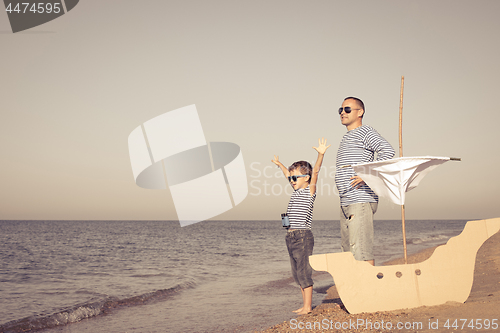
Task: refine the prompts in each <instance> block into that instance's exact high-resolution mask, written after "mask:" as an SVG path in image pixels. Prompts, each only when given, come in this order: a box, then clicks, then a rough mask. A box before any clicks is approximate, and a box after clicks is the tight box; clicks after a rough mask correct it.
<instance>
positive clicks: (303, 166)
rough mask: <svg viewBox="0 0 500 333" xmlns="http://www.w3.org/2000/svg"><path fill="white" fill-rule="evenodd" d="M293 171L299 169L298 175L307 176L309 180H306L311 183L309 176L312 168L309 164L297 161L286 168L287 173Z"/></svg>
mask: <svg viewBox="0 0 500 333" xmlns="http://www.w3.org/2000/svg"><path fill="white" fill-rule="evenodd" d="M295 169H299V171H300V173H301V174H303V175H309V179H308V180H307V182H308V183H310V182H311V175H312V166H311V163H309V162H307V161H298V162H295V163H293V164H292V165H290V167H289V168H288V171H289V172H292V171H293V170H295Z"/></svg>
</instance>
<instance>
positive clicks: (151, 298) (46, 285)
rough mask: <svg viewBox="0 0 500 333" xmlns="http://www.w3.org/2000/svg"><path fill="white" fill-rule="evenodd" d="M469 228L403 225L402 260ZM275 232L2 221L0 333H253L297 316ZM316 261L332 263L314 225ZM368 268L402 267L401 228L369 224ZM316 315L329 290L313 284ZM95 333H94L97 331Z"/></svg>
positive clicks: (327, 238)
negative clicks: (323, 258) (394, 263)
mask: <svg viewBox="0 0 500 333" xmlns="http://www.w3.org/2000/svg"><path fill="white" fill-rule="evenodd" d="M465 223H466V221H463V220H458V221H457V220H453V221H452V220H446V221H445V220H438V221H430V220H425V221H406V232H407V242H408V253H409V254H411V253H415V252H418V251H420V250H422V249H424V248H427V247H431V246H435V245H438V244H442V243H445V242H446V241H447V240H448V239H449V238H450V237H453V236H456V235H458V234H459V233H460V232H461V231H462V229H463V227H464V225H465ZM280 224H281V222H280V221H207V222H201V223H197V224H194V225H191V226H187V227H183V228H181V227H180V226H179V224H178V222H176V221H0V332H21V331H23V332H24V331H27V330H30V329H31V330H41V331H43V332H84V331H89V332H92V331H94V332H96V331H97V332H229V331H231V332H250V331H252V330H254V329H264V328H266V327H269V326H271V325H274V324H277V323H280V322H283V321H284V320H289V319H290V318H293V317H294V316H293V313H291V312H290V311H291V310H293V309H296V308H299V307H300V306H301V301H302V300H301V296H300V289H298V287H297V286H296V285H295V283H294V282H293V280H292V278H291V274H290V268H289V259H288V253H287V250H286V245H285V242H284V237H285V231H284V230H282V228H281V226H280ZM313 233H314V237H315V246H314V253H315V254H319V253H330V252H339V251H340V234H339V223H338V221H314V222H313ZM375 243H376V245H375V249H374V251H375V260H376V263H377V264H381V263H382V262H384V261H387V260H389V259H392V258H396V257H401V256H402V255H403V246H402V236H401V222H400V221H375ZM313 278H314V280H315V286H314V294H313V306H315V305H319V304H320V303H321V300H322V299H323V297H324V293H325V291H326V289H327V288H328V287H329V286H331V285H333V280H332V278H331V277H330V275H329V274H326V273H319V274H318V273H317V274H315V275H314V276H313ZM96 327H99V329H98V330H96Z"/></svg>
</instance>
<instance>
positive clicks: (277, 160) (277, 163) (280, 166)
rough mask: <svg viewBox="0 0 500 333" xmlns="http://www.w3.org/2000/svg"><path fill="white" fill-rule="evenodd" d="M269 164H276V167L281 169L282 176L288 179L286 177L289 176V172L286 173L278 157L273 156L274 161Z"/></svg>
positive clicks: (286, 170)
mask: <svg viewBox="0 0 500 333" xmlns="http://www.w3.org/2000/svg"><path fill="white" fill-rule="evenodd" d="M271 162H273V163H274V164H276V165H277V166H279V168H280V169H281V171H283V174H284V175H285V177H287V178H288V176H290V172H289V171H288V169H287V167H286V166H284V165H283V163H281V162H280V161H279V156H277V155H274V159H273V160H271Z"/></svg>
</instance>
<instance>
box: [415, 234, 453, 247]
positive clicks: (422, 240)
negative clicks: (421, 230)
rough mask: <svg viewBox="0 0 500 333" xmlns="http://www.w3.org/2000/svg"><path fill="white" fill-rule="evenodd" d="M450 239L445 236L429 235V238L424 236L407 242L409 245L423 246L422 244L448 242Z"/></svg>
mask: <svg viewBox="0 0 500 333" xmlns="http://www.w3.org/2000/svg"><path fill="white" fill-rule="evenodd" d="M449 238H450V237H449V236H445V235H429V236H424V237H416V238H409V239H408V240H407V243H408V244H414V245H418V244H422V243H428V242H437V241H444V240H448V239H449Z"/></svg>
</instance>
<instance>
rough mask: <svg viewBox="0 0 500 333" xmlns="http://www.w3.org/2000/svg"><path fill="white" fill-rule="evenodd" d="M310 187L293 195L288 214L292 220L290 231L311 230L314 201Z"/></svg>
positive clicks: (314, 196)
mask: <svg viewBox="0 0 500 333" xmlns="http://www.w3.org/2000/svg"><path fill="white" fill-rule="evenodd" d="M315 199H316V193H314V194H313V195H312V196H311V190H310V189H309V185H308V186H307V187H306V188H302V189H298V190H296V191H294V192H293V193H292V196H291V197H290V202H289V203H288V208H287V210H286V213H287V214H288V219H289V220H290V229H311V225H312V216H313V206H314V200H315Z"/></svg>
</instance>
